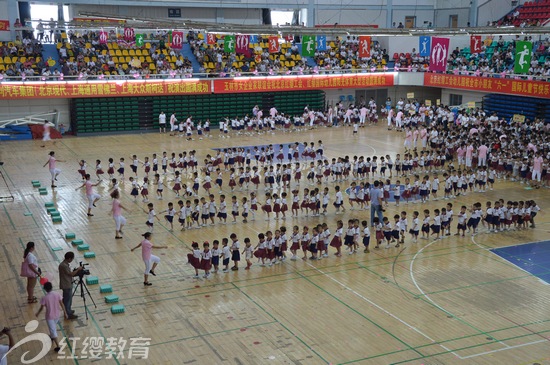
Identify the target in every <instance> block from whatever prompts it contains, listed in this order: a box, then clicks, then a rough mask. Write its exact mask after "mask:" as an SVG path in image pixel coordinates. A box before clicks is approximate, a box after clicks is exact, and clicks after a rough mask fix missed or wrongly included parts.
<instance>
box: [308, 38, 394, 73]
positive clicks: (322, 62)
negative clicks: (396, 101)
mask: <svg viewBox="0 0 550 365" xmlns="http://www.w3.org/2000/svg"><path fill="white" fill-rule="evenodd" d="M314 60H315V64H316V65H317V67H318V68H319V70H320V71H323V72H332V73H337V72H340V71H341V70H362V71H370V70H373V69H376V70H380V69H383V68H384V66H386V65H387V64H388V61H389V56H388V53H387V51H386V50H385V49H383V48H382V47H381V46H380V43H378V42H377V41H373V42H372V43H371V50H370V55H369V56H368V57H359V37H356V36H347V37H346V38H343V37H336V38H335V39H334V40H333V41H329V42H327V50H326V51H316V52H315V56H314Z"/></svg>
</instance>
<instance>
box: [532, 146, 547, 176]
mask: <svg viewBox="0 0 550 365" xmlns="http://www.w3.org/2000/svg"><path fill="white" fill-rule="evenodd" d="M543 162H544V159H543V158H542V156H541V154H540V152H537V154H536V155H535V158H533V173H532V177H531V179H532V180H533V181H536V182H537V183H539V182H540V178H541V173H542V163H543Z"/></svg>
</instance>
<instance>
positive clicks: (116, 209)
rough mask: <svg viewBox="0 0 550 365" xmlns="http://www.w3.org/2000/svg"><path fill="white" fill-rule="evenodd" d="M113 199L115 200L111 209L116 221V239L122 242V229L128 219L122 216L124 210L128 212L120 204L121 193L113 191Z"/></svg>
mask: <svg viewBox="0 0 550 365" xmlns="http://www.w3.org/2000/svg"><path fill="white" fill-rule="evenodd" d="M111 198H112V199H113V205H112V207H111V214H112V215H113V218H114V220H115V225H116V232H115V239H117V240H120V239H122V234H123V233H122V228H123V227H124V225H125V224H126V218H124V216H122V210H123V209H124V210H126V211H128V209H126V208H125V207H123V206H122V204H121V203H120V200H119V198H120V192H119V191H118V189H116V190H113V192H112V193H111Z"/></svg>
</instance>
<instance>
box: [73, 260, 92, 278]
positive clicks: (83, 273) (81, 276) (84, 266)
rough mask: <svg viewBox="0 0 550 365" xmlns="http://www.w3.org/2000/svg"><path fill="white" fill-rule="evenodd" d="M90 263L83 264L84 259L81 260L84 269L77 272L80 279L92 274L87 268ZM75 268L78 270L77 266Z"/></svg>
mask: <svg viewBox="0 0 550 365" xmlns="http://www.w3.org/2000/svg"><path fill="white" fill-rule="evenodd" d="M88 265H90V264H88V263H86V264H83V263H82V261H80V267H81V268H82V270H80V271H79V272H78V274H77V276H78V277H79V278H80V279H82V278H83V277H84V276H85V275H90V270H88V269H86V266H88ZM75 270H77V268H76V269H75ZM73 271H74V270H73Z"/></svg>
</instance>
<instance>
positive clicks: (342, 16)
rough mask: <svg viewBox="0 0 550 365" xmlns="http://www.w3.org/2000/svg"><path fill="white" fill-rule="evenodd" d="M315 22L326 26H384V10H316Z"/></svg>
mask: <svg viewBox="0 0 550 365" xmlns="http://www.w3.org/2000/svg"><path fill="white" fill-rule="evenodd" d="M315 19H316V22H317V24H320V25H327V24H334V23H339V24H378V25H380V26H385V23H386V10H385V9H382V8H380V9H379V10H366V9H346V10H342V11H336V10H322V9H317V10H316V17H315Z"/></svg>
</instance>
